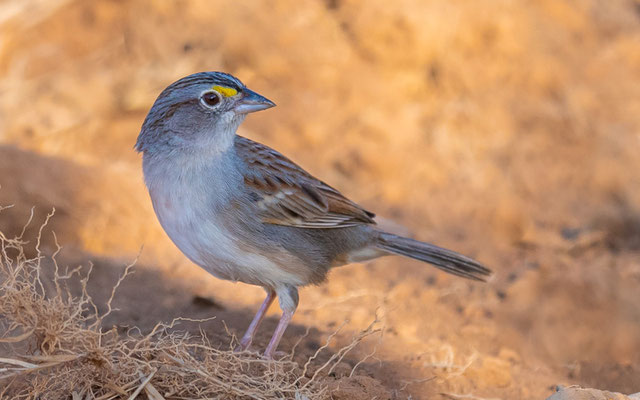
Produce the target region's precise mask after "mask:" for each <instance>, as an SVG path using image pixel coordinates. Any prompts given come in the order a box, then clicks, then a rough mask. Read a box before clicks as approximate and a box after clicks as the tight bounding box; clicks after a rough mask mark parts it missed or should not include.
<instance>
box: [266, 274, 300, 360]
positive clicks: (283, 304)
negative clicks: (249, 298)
mask: <svg viewBox="0 0 640 400" xmlns="http://www.w3.org/2000/svg"><path fill="white" fill-rule="evenodd" d="M278 301H279V302H280V308H282V317H281V318H280V322H278V326H277V327H276V330H275V332H273V336H272V337H271V340H270V341H269V344H268V345H267V349H266V350H265V351H264V355H263V357H264V358H266V359H273V355H274V353H275V351H276V348H277V347H278V344H279V343H280V339H282V335H283V334H284V331H285V330H286V329H287V326H288V325H289V322H291V319H292V318H293V313H295V312H296V308H298V289H296V288H295V287H293V286H287V287H284V288H283V289H282V290H278Z"/></svg>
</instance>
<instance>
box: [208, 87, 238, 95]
mask: <svg viewBox="0 0 640 400" xmlns="http://www.w3.org/2000/svg"><path fill="white" fill-rule="evenodd" d="M211 89H213V90H215V91H216V92H218V93H220V94H221V95H223V96H224V97H232V96H235V95H237V94H238V91H237V90H235V89H234V88H230V87H224V86H214V87H212V88H211Z"/></svg>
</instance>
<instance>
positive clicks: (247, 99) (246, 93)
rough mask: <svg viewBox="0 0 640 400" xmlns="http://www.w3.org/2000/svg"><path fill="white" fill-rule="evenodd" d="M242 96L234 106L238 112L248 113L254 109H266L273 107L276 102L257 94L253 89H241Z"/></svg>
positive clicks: (254, 110)
mask: <svg viewBox="0 0 640 400" xmlns="http://www.w3.org/2000/svg"><path fill="white" fill-rule="evenodd" d="M242 94H243V96H242V98H241V99H240V100H238V102H237V103H236V106H235V108H234V110H235V112H236V113H238V114H249V113H252V112H256V111H261V110H266V109H267V108H271V107H275V105H276V103H274V102H273V101H271V100H269V99H267V98H266V97H264V96H261V95H259V94H258V93H256V92H254V91H253V90H249V89H247V88H244V89H242Z"/></svg>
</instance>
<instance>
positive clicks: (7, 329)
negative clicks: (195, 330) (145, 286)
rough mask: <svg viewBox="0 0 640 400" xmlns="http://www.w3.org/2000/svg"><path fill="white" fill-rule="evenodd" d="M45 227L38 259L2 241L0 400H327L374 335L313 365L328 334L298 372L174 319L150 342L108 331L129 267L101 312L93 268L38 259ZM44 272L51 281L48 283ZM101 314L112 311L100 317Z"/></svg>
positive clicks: (18, 241) (0, 237)
mask: <svg viewBox="0 0 640 400" xmlns="http://www.w3.org/2000/svg"><path fill="white" fill-rule="evenodd" d="M51 215H52V214H50V215H49V218H50V217H51ZM49 218H47V221H46V222H45V224H44V225H43V226H42V227H41V228H40V231H39V232H40V233H39V235H38V237H37V242H36V245H35V248H36V256H35V257H33V258H30V257H28V256H27V255H26V253H25V250H24V248H25V245H26V244H27V242H25V241H24V240H23V238H22V236H23V235H19V236H18V237H16V238H13V239H10V238H7V237H6V236H5V235H4V234H2V233H0V279H1V282H2V284H1V285H0V349H2V354H5V355H3V356H2V357H0V387H2V388H3V389H2V391H1V392H0V398H11V399H31V398H41V399H60V398H72V399H103V400H106V399H114V398H121V399H135V398H137V396H138V395H140V394H142V393H145V394H146V396H147V397H148V398H149V399H154V400H157V399H163V398H165V399H169V398H172V399H174V398H180V399H183V398H216V399H218V398H224V399H236V398H242V399H244V398H250V399H282V398H292V399H294V398H295V399H324V398H327V397H328V389H327V386H326V382H324V383H323V379H325V378H326V377H327V375H328V374H329V373H330V372H331V371H332V370H333V368H334V367H335V365H337V364H338V363H339V362H340V361H341V360H342V358H343V357H344V355H345V354H346V353H347V352H348V351H350V350H351V349H353V347H355V346H356V345H357V344H358V343H359V342H360V341H361V340H362V339H363V338H364V337H366V336H368V335H370V334H372V333H374V332H377V331H376V330H374V329H373V326H371V327H369V329H367V330H365V331H363V332H361V333H360V334H358V335H356V336H355V337H354V340H353V342H352V343H351V344H350V345H348V346H346V347H344V348H343V349H341V350H339V351H337V352H336V353H335V354H333V355H332V356H331V357H329V360H328V361H326V362H325V363H324V364H322V365H314V363H313V362H314V360H315V359H316V358H317V356H318V354H319V353H320V352H322V351H325V349H326V348H327V347H328V345H329V343H330V341H331V339H332V337H333V335H332V336H330V337H329V338H328V339H327V344H326V345H325V346H322V347H321V348H320V349H319V350H318V351H317V353H316V354H315V355H314V356H313V357H311V358H309V360H308V361H307V363H306V364H305V365H304V366H300V365H298V364H297V363H296V362H294V361H292V359H293V354H291V355H290V357H286V358H285V359H282V360H279V361H269V360H263V359H261V358H260V357H258V356H257V355H256V354H255V353H251V352H242V353H236V352H233V351H232V350H230V349H229V350H226V349H222V350H221V349H219V348H216V347H215V346H213V345H212V344H211V343H210V342H209V341H208V340H207V338H206V336H205V335H204V334H203V333H202V332H201V334H200V335H191V334H188V333H185V332H179V331H176V330H175V329H174V325H175V324H176V323H177V322H178V320H174V321H173V322H172V323H171V324H162V323H160V324H158V325H157V326H156V327H155V328H154V329H153V330H152V331H151V332H150V333H148V334H142V333H140V332H139V331H138V330H136V329H130V330H129V331H128V332H126V333H125V334H119V333H118V332H117V331H116V329H115V328H113V329H111V330H106V331H105V330H103V328H102V321H103V319H104V318H105V317H106V316H107V315H109V314H110V313H111V312H112V311H113V309H112V307H111V303H112V300H113V298H114V296H115V295H116V292H117V289H118V286H119V285H120V283H121V282H122V280H123V279H125V278H126V276H127V275H128V274H129V273H130V271H131V268H132V266H133V264H130V265H128V266H127V267H126V268H125V270H124V272H123V274H122V275H121V276H120V278H119V280H118V281H117V282H116V283H115V285H114V287H113V291H112V294H111V297H110V298H109V300H108V301H107V302H106V304H104V305H101V307H98V305H96V304H95V303H94V302H93V300H92V298H91V296H90V295H89V293H88V292H87V282H88V280H89V279H90V276H91V267H89V268H82V267H77V268H73V269H68V268H65V269H63V268H60V267H59V266H58V263H57V262H56V255H57V254H58V252H59V250H60V247H59V246H57V250H56V251H55V252H54V253H53V255H52V256H50V257H45V256H44V255H43V254H42V252H41V251H40V239H41V237H42V232H43V228H44V226H45V225H46V223H47V222H48V220H49ZM54 240H55V235H54ZM48 265H51V267H52V269H53V271H52V278H51V279H47V278H45V275H46V274H45V273H44V269H45V266H48ZM73 281H75V284H77V283H78V282H79V284H80V287H81V289H82V290H81V294H80V295H78V296H74V295H72V291H71V289H70V286H71V285H70V284H71V283H72V282H73ZM100 308H103V309H105V310H106V311H104V312H102V313H100V312H99V311H98V310H99V309H100ZM231 344H233V339H232V343H231ZM311 371H313V373H312V372H311Z"/></svg>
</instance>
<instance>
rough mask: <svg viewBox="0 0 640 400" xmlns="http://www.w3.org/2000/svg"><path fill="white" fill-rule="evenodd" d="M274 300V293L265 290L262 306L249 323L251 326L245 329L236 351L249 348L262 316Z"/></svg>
mask: <svg viewBox="0 0 640 400" xmlns="http://www.w3.org/2000/svg"><path fill="white" fill-rule="evenodd" d="M275 298H276V292H274V291H273V290H271V289H269V290H267V297H266V298H265V299H264V301H263V302H262V305H261V306H260V308H259V309H258V312H257V313H256V316H255V317H253V320H252V321H251V324H249V327H248V328H247V331H246V332H245V334H244V336H242V339H240V345H239V346H238V347H236V351H241V350H247V349H248V348H249V346H251V342H252V341H253V336H254V335H255V334H256V331H257V330H258V326H259V325H260V322H262V319H263V318H264V314H265V313H266V312H267V310H268V309H269V307H270V306H271V303H273V300H274V299H275Z"/></svg>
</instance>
